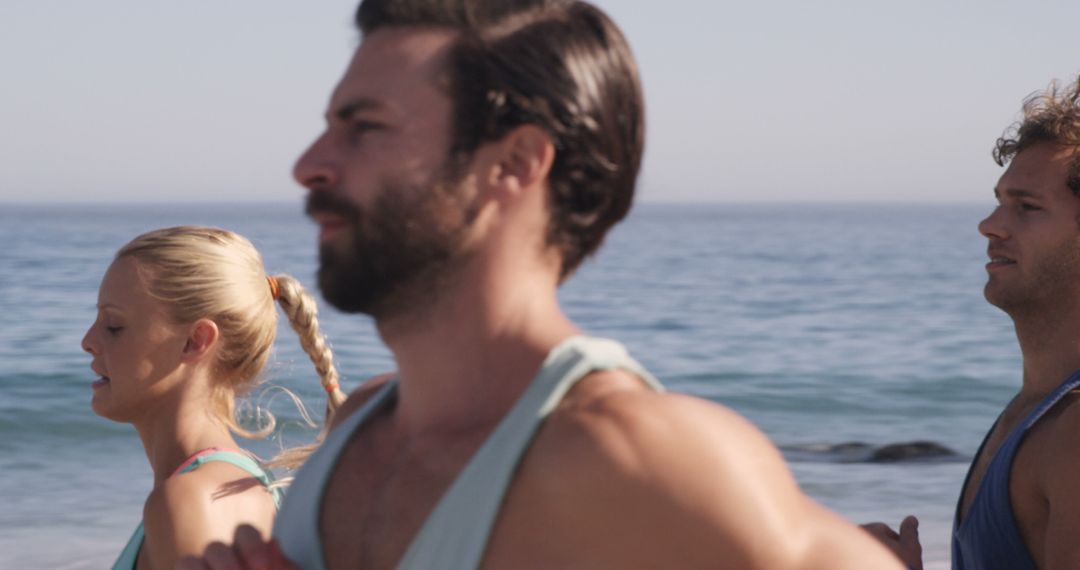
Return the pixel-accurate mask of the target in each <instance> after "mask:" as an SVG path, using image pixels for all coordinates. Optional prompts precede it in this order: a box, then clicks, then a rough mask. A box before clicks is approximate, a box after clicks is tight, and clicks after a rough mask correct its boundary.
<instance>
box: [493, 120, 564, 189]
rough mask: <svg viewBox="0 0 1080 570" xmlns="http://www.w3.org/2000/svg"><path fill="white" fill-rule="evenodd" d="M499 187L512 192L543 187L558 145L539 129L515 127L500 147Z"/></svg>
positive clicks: (533, 126) (528, 126)
mask: <svg viewBox="0 0 1080 570" xmlns="http://www.w3.org/2000/svg"><path fill="white" fill-rule="evenodd" d="M499 149H500V156H499V164H498V166H499V168H498V171H497V172H498V175H497V178H498V183H499V184H500V186H502V187H503V188H505V189H507V190H510V191H512V192H520V191H521V190H523V189H527V188H531V187H535V186H537V185H543V184H544V183H545V182H546V181H547V177H548V174H549V173H550V172H551V165H552V163H553V162H555V143H554V142H552V140H551V137H550V136H549V135H548V134H547V131H545V130H544V129H541V128H540V127H538V126H536V125H521V126H518V127H515V128H514V129H513V130H511V131H510V132H509V133H507V135H506V136H504V137H503V139H502V141H500V143H499Z"/></svg>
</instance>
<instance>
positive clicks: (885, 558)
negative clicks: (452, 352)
mask: <svg viewBox="0 0 1080 570" xmlns="http://www.w3.org/2000/svg"><path fill="white" fill-rule="evenodd" d="M535 451H536V453H530V456H529V458H528V459H527V460H526V462H525V463H524V464H523V465H522V473H521V477H522V481H521V482H522V484H523V485H524V486H525V487H530V486H531V487H533V489H529V490H527V491H524V493H533V492H537V490H539V496H540V497H545V496H546V499H541V500H542V501H543V502H545V503H546V505H547V506H546V507H545V506H542V505H539V504H533V505H528V503H529V502H530V498H528V497H523V496H522V495H523V494H524V493H518V492H515V493H514V494H512V495H511V496H510V497H509V499H510V500H509V501H508V502H507V508H506V509H505V510H504V516H505V517H507V518H508V519H510V520H508V521H507V522H508V523H509V524H510V525H513V524H514V522H515V521H514V520H513V519H512V518H511V517H515V516H517V514H516V513H525V512H528V511H530V510H531V512H533V513H536V512H537V509H543V510H544V512H545V513H547V516H550V517H551V518H552V519H554V520H555V521H561V523H560V524H558V525H555V524H553V525H550V526H549V528H550V527H552V526H561V527H563V528H571V529H573V530H572V532H566V533H564V534H560V535H559V537H558V539H557V540H558V542H560V543H562V544H563V545H564V546H565V547H566V548H567V549H568V550H567V552H570V551H573V552H580V553H587V556H589V557H592V558H591V561H592V562H595V563H597V564H599V565H608V566H622V567H679V568H743V569H755V568H760V569H769V570H785V569H789V570H810V569H817V568H821V569H825V568H828V569H844V568H851V569H859V570H863V569H866V568H882V569H889V568H901V566H900V564H899V562H898V561H897V559H896V558H895V557H894V556H893V555H892V554H891V553H889V552H888V551H887V550H886V549H885V548H884V547H882V546H881V545H879V544H878V543H877V542H876V541H874V540H873V539H872V538H871V537H870V536H868V535H867V534H866V533H865V532H863V531H861V530H860V529H858V528H857V527H855V526H853V525H851V524H849V523H847V522H845V521H843V520H842V519H841V518H840V517H838V516H836V515H834V514H833V513H831V512H829V511H827V510H826V509H824V508H822V507H820V506H818V505H817V504H816V503H814V502H813V501H812V500H810V499H809V498H807V497H806V496H805V495H803V494H802V492H801V491H800V490H799V488H798V486H797V485H796V483H795V481H794V479H793V477H792V476H791V473H790V472H789V471H788V469H787V467H786V465H785V464H784V462H783V459H782V457H781V456H780V454H779V452H778V451H777V450H776V448H775V447H773V445H772V444H771V443H769V441H768V440H767V439H766V438H765V437H764V435H762V434H761V433H760V432H759V431H758V430H757V429H755V428H754V427H753V426H752V425H750V424H749V423H748V422H746V421H745V420H743V419H742V418H741V417H739V416H738V415H736V414H734V413H733V412H730V411H728V410H726V409H724V408H722V407H720V406H716V405H713V404H711V403H708V402H705V401H703V400H699V399H696V398H689V397H685V396H677V395H658V394H652V393H645V392H639V391H635V392H629V393H623V394H617V395H613V396H609V397H605V398H603V399H602V400H601V401H600V402H599V403H594V404H590V405H588V406H586V407H585V408H583V409H577V410H573V411H570V412H565V413H560V414H559V415H558V416H557V417H553V418H552V420H550V421H549V425H548V426H547V427H545V428H544V430H543V431H542V432H541V434H540V436H539V437H538V440H537V443H536V448H535ZM532 500H533V501H535V499H532ZM537 502H539V501H537ZM520 507H526V508H524V509H519V508H520ZM511 508H513V509H515V512H510V509H511ZM520 522H521V523H522V524H523V523H524V522H525V521H520ZM512 529H513V527H512V526H510V530H509V532H511V533H512V532H513V530H512ZM552 542H555V541H552ZM513 543H514V537H513V536H509V537H508V540H507V542H506V543H505V544H508V545H510V544H513ZM498 554H499V553H497V552H496V553H493V556H497V555H498ZM507 555H509V553H507ZM495 560H496V559H495V558H493V559H491V560H490V561H491V562H495Z"/></svg>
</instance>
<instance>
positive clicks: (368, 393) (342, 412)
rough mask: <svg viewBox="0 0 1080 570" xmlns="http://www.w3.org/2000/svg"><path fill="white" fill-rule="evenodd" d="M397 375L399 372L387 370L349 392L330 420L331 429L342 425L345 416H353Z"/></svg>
mask: <svg viewBox="0 0 1080 570" xmlns="http://www.w3.org/2000/svg"><path fill="white" fill-rule="evenodd" d="M396 375H397V374H396V373H394V372H387V373H385V374H380V375H378V376H373V377H372V378H369V379H368V380H367V381H366V382H364V383H363V384H361V385H360V386H359V387H357V388H356V389H355V390H353V391H352V392H351V393H349V397H348V398H346V399H345V402H344V403H343V404H341V407H340V408H338V410H337V412H335V413H334V418H333V419H332V420H330V429H331V430H333V429H334V428H336V427H337V426H338V425H340V424H341V422H344V421H345V418H347V417H349V416H351V415H352V414H353V413H354V412H356V411H357V410H359V409H360V408H361V407H363V405H364V404H365V403H366V402H367V401H368V400H370V399H371V397H372V396H374V395H375V392H378V391H379V389H380V388H382V387H383V386H384V385H386V383H387V382H389V381H390V380H392V379H394V377H395V376H396Z"/></svg>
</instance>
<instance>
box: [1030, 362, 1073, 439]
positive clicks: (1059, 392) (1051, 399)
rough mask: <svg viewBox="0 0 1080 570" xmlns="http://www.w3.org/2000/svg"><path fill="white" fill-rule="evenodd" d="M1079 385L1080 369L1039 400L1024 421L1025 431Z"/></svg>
mask: <svg viewBox="0 0 1080 570" xmlns="http://www.w3.org/2000/svg"><path fill="white" fill-rule="evenodd" d="M1077 386H1080V370H1077V371H1076V372H1073V374H1072V376H1069V377H1068V378H1066V379H1065V381H1064V382H1062V383H1061V385H1060V386H1058V387H1057V388H1055V389H1054V391H1053V392H1050V393H1049V394H1047V395H1046V397H1045V398H1043V400H1042V402H1039V405H1038V406H1036V407H1035V409H1034V410H1032V411H1031V413H1030V414H1028V417H1027V418H1025V419H1024V423H1023V424H1022V425H1023V431H1027V430H1029V429H1031V426H1033V425H1035V422H1037V421H1039V420H1040V419H1042V417H1043V416H1044V415H1046V412H1048V411H1050V409H1051V408H1053V407H1054V406H1056V405H1057V403H1058V402H1060V401H1061V399H1062V398H1064V397H1065V395H1066V394H1068V393H1069V392H1072V391H1073V390H1075V389H1076V388H1077Z"/></svg>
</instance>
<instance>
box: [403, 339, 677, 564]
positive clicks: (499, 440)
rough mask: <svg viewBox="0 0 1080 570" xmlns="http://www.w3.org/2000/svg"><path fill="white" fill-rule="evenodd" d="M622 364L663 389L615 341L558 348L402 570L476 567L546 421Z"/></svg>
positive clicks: (571, 342)
mask: <svg viewBox="0 0 1080 570" xmlns="http://www.w3.org/2000/svg"><path fill="white" fill-rule="evenodd" d="M616 368H618V369H624V370H626V371H628V372H630V373H632V374H634V375H636V376H638V377H639V378H640V379H641V380H642V382H644V383H645V385H646V386H648V387H649V388H651V389H653V390H656V391H663V389H664V388H663V386H662V385H661V384H660V382H658V381H657V380H656V378H654V377H653V376H652V375H651V374H649V372H648V371H646V370H645V368H644V367H643V366H641V365H640V364H638V363H637V362H636V361H635V360H634V359H633V358H631V357H630V355H629V354H628V353H627V352H626V349H625V348H624V347H623V346H622V345H621V344H619V343H617V342H615V341H612V340H607V339H598V338H590V337H583V336H575V337H571V338H569V339H566V340H565V341H563V342H562V343H560V344H559V345H558V346H556V347H555V348H554V349H553V350H552V351H551V352H550V353H549V354H548V357H547V358H546V359H545V360H544V363H543V365H542V366H541V367H540V371H539V372H538V373H537V375H536V376H535V377H534V378H533V380H532V382H531V383H530V384H529V386H528V388H526V390H525V392H524V394H523V395H522V396H521V398H520V399H519V400H518V402H517V403H516V404H515V405H514V407H513V408H511V410H510V412H509V413H508V414H507V415H506V417H505V418H503V420H502V421H501V422H500V423H499V425H498V426H497V427H496V428H495V430H494V431H493V432H492V434H491V435H490V436H489V437H488V439H487V440H486V441H485V442H484V444H483V445H482V446H481V447H480V449H479V450H478V451H477V452H476V454H475V455H474V456H473V457H472V459H470V461H469V463H468V464H467V465H466V466H465V468H464V469H463V470H462V472H461V473H460V474H459V475H458V477H457V478H456V479H455V480H454V482H453V484H452V485H451V486H450V488H449V489H448V490H447V491H446V493H445V494H444V495H443V497H442V498H441V499H440V500H439V503H438V504H437V505H436V507H435V509H434V510H433V511H432V513H431V515H430V516H429V517H428V518H427V520H426V521H425V522H424V525H423V526H422V527H421V529H420V532H419V533H417V535H416V537H415V538H414V539H413V541H412V543H411V544H410V545H409V548H408V550H407V551H406V553H405V556H404V557H403V558H402V560H401V562H400V563H399V565H398V569H399V570H413V569H424V568H443V569H447V570H464V569H471V568H476V567H477V566H478V565H479V564H480V562H481V559H482V558H483V555H484V551H485V550H486V548H487V542H488V537H489V536H490V534H491V530H492V527H493V526H494V524H495V520H496V519H497V517H498V514H499V509H500V507H501V505H502V501H503V497H504V496H505V494H506V491H507V489H508V487H509V485H510V482H511V480H512V479H513V475H514V471H515V469H516V468H517V465H518V463H519V462H520V460H521V458H522V456H523V455H524V453H525V451H526V449H528V447H529V444H530V443H531V441H532V438H533V437H534V436H535V434H536V431H537V429H538V428H539V427H540V425H541V424H542V423H543V421H544V418H546V417H547V416H548V414H550V413H551V411H552V410H554V409H555V408H556V406H558V404H559V402H560V401H561V400H562V398H563V397H564V396H565V395H566V394H567V392H569V391H570V389H571V388H573V387H574V385H575V384H577V382H578V381H579V380H581V379H582V378H584V377H585V376H587V375H588V374H589V373H591V372H594V371H597V370H610V369H616Z"/></svg>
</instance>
